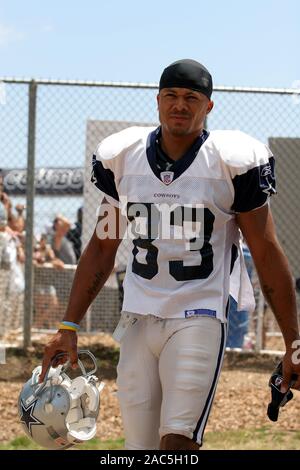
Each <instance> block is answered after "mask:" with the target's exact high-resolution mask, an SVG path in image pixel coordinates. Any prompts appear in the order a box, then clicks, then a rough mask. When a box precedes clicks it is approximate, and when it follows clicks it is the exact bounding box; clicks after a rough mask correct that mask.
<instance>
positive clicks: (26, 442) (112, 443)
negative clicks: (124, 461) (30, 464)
mask: <svg viewBox="0 0 300 470" xmlns="http://www.w3.org/2000/svg"><path fill="white" fill-rule="evenodd" d="M75 448H76V449H79V450H80V449H81V450H120V449H124V439H116V440H108V441H102V442H101V441H100V439H98V438H95V439H91V440H90V441H88V442H86V443H85V444H81V445H78V446H75V447H74V449H75ZM0 450H42V448H41V447H40V446H38V445H37V444H35V443H34V442H33V441H32V440H31V439H29V437H27V436H20V437H16V438H15V439H13V440H12V441H10V442H9V443H6V444H0Z"/></svg>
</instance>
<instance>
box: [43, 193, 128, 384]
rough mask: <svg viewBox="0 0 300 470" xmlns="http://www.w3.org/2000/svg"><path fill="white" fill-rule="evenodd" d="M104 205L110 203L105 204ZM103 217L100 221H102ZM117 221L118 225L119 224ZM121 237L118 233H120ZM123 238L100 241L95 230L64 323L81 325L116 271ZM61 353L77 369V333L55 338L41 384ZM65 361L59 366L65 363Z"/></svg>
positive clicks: (47, 352)
mask: <svg viewBox="0 0 300 470" xmlns="http://www.w3.org/2000/svg"><path fill="white" fill-rule="evenodd" d="M104 203H106V201H105V200H104ZM114 214H115V218H116V219H115V221H116V225H117V228H118V227H119V210H118V209H116V208H114ZM101 219H102V216H101V217H99V219H98V221H97V225H98V223H99V221H100V220H101ZM115 221H114V222H115ZM117 233H118V230H117ZM120 242H121V238H115V239H111V238H103V239H102V238H99V237H98V235H97V230H96V229H95V231H94V233H93V235H92V237H91V239H90V241H89V243H88V245H87V246H86V248H85V250H84V251H83V253H82V255H81V257H80V260H79V263H78V266H77V269H76V273H75V277H74V281H73V284H72V289H71V293H70V297H69V303H68V307H67V310H66V313H65V315H64V318H63V320H66V321H70V322H73V323H76V324H79V323H80V321H81V320H82V319H83V317H84V315H85V313H86V311H87V309H88V307H89V306H90V304H91V303H92V301H93V300H94V299H95V297H96V296H97V294H98V293H99V291H100V289H101V288H102V287H103V285H104V284H105V282H106V280H107V279H108V277H109V275H110V273H111V272H112V270H113V268H114V261H115V256H116V252H117V249H118V246H119V244H120ZM59 352H66V353H68V355H69V358H70V362H71V365H72V366H73V367H76V365H77V333H76V331H71V330H65V329H61V330H58V332H57V333H56V334H55V335H54V337H53V338H52V339H51V340H50V342H49V343H48V344H47V345H46V347H45V354H44V358H43V364H42V366H43V368H42V373H41V375H40V379H39V380H40V382H42V381H43V379H44V376H45V373H46V371H47V368H48V366H49V364H50V362H51V360H52V358H53V357H54V356H55V355H56V354H58V353H59ZM65 360H66V358H64V357H63V358H61V359H60V360H58V361H57V363H56V364H55V365H58V364H59V363H62V362H65Z"/></svg>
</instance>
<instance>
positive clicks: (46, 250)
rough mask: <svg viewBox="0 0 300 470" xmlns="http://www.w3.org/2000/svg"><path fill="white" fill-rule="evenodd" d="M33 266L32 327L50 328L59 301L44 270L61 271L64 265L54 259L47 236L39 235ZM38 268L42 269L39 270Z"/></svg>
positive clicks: (52, 324)
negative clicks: (53, 269)
mask: <svg viewBox="0 0 300 470" xmlns="http://www.w3.org/2000/svg"><path fill="white" fill-rule="evenodd" d="M33 263H34V265H35V280H36V282H35V293H34V326H36V327H37V328H50V327H51V326H54V323H55V320H56V317H57V314H58V307H59V300H58V297H57V293H56V288H55V286H54V285H53V284H52V283H51V281H50V282H49V273H47V272H46V269H47V268H48V269H51V268H57V269H63V268H64V263H63V261H61V260H60V259H58V258H56V256H55V253H54V251H53V249H52V248H51V246H50V245H49V244H48V243H47V235H46V234H45V233H44V234H42V235H41V238H40V241H39V243H37V244H36V246H35V249H34V254H33ZM39 268H43V270H40V269H39Z"/></svg>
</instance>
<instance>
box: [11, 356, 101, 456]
mask: <svg viewBox="0 0 300 470" xmlns="http://www.w3.org/2000/svg"><path fill="white" fill-rule="evenodd" d="M83 354H85V355H88V356H89V357H90V358H91V359H92V361H93V363H94V368H93V370H91V371H89V372H87V371H86V369H85V368H84V366H83V364H82V362H81V361H80V360H78V364H79V367H80V369H81V375H80V376H79V377H76V378H75V379H71V378H70V377H69V376H68V375H67V374H66V370H67V369H68V367H69V365H70V363H69V361H68V362H67V363H66V364H64V365H59V366H58V367H56V368H53V367H52V366H50V367H49V369H48V371H47V373H46V375H45V379H44V382H42V383H41V384H39V382H38V378H39V375H40V373H41V370H42V367H41V366H38V367H36V368H35V369H34V370H33V372H32V377H31V379H29V380H28V381H27V382H26V384H25V385H24V386H23V388H22V390H21V393H20V395H19V400H18V407H19V414H20V420H21V423H22V425H23V427H24V430H25V432H26V433H27V434H28V436H29V437H31V439H33V440H34V441H35V442H36V443H37V444H39V445H40V446H42V447H45V448H46V449H67V448H69V447H72V446H73V445H74V444H78V443H81V442H83V441H87V440H89V439H92V437H94V436H95V434H96V420H97V417H98V414H99V409H100V391H101V390H102V388H103V386H104V384H103V383H102V382H101V383H99V381H98V379H97V377H96V376H95V375H93V374H94V373H95V372H96V370H97V364H96V358H95V356H94V355H93V354H92V353H91V352H90V351H85V350H81V351H78V356H79V355H83ZM63 355H65V354H64V353H62V354H58V355H57V356H56V357H55V358H54V359H53V361H54V360H55V359H57V358H58V357H61V356H63ZM53 361H52V363H51V364H53Z"/></svg>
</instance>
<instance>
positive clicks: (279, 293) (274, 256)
mask: <svg viewBox="0 0 300 470" xmlns="http://www.w3.org/2000/svg"><path fill="white" fill-rule="evenodd" d="M237 223H238V225H239V227H240V229H241V230H242V232H243V235H244V237H245V239H246V241H247V244H248V246H249V249H250V251H251V254H252V257H253V260H254V263H255V266H256V269H257V273H258V276H259V279H260V284H261V287H262V290H263V292H264V295H265V297H266V299H267V301H268V303H269V305H270V307H271V308H272V310H273V312H274V314H275V317H276V319H277V322H278V324H279V327H280V329H281V331H282V335H283V338H284V342H285V346H286V354H285V357H284V360H283V373H284V381H283V384H282V390H284V389H285V388H286V389H287V387H288V384H289V382H290V380H291V375H292V374H293V373H295V374H297V375H298V376H300V365H296V364H293V361H292V354H293V352H295V349H294V348H293V347H292V345H293V342H294V341H295V340H297V339H299V326H298V320H297V307H296V298H295V289H294V281H293V278H292V275H291V272H290V268H289V264H288V261H287V258H286V256H285V254H284V253H283V250H282V248H281V246H280V244H279V242H278V239H277V237H276V234H275V228H274V222H273V218H272V214H271V210H270V208H269V206H268V205H267V204H266V205H264V206H263V207H261V208H259V209H257V210H254V211H250V212H244V213H240V214H238V215H237ZM294 388H300V378H298V381H297V382H296V384H295V386H294Z"/></svg>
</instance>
